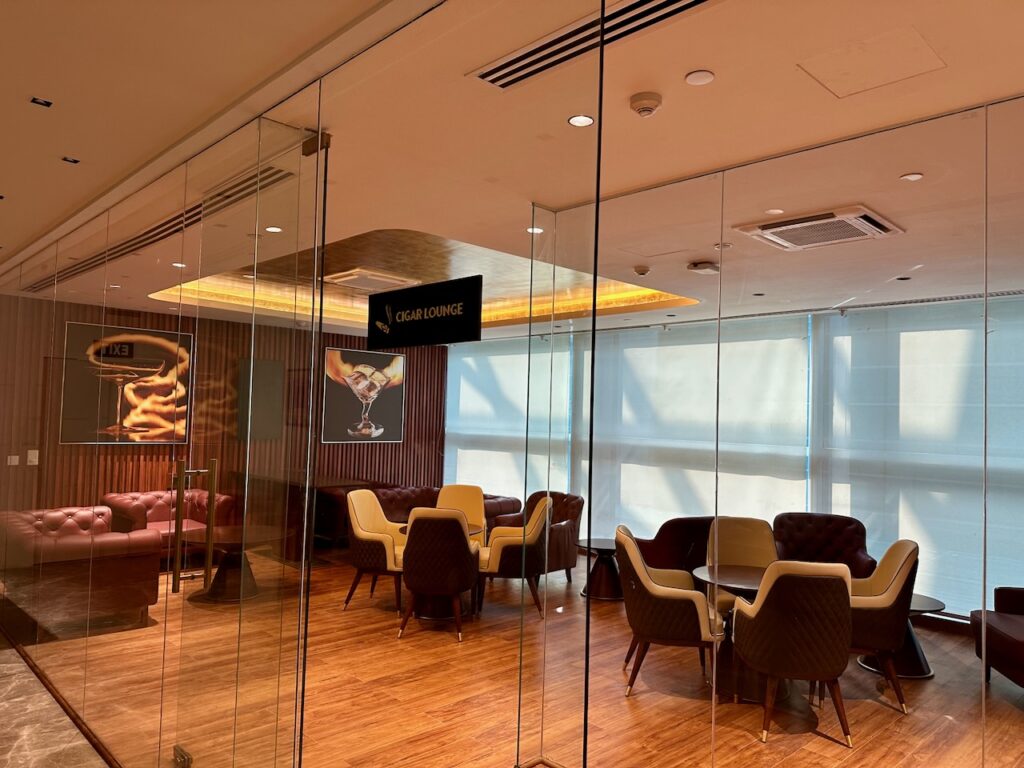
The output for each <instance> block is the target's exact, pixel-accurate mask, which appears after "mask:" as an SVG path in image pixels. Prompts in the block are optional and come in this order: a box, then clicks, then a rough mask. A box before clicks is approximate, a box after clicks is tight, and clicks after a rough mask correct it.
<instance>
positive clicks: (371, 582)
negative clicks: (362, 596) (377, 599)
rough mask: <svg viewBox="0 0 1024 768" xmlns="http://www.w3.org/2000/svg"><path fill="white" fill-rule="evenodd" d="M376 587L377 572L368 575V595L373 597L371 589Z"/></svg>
mask: <svg viewBox="0 0 1024 768" xmlns="http://www.w3.org/2000/svg"><path fill="white" fill-rule="evenodd" d="M375 589H377V574H376V573H375V574H373V575H372V576H371V577H370V597H373V591H374V590H375Z"/></svg>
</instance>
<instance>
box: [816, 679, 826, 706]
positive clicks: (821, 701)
mask: <svg viewBox="0 0 1024 768" xmlns="http://www.w3.org/2000/svg"><path fill="white" fill-rule="evenodd" d="M824 706H825V681H824V680H819V681H818V709H821V708H822V707H824Z"/></svg>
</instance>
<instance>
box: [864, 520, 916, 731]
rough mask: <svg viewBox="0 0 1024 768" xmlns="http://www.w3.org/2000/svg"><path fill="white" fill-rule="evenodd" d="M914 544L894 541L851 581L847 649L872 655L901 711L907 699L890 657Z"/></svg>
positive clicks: (912, 568) (910, 580) (900, 626)
mask: <svg viewBox="0 0 1024 768" xmlns="http://www.w3.org/2000/svg"><path fill="white" fill-rule="evenodd" d="M917 558H918V546H917V544H916V543H915V542H913V541H910V540H909V539H900V540H899V541H897V542H895V543H894V544H893V545H892V546H891V547H889V549H888V550H886V553H885V554H884V555H883V556H882V561H881V562H880V563H879V564H878V567H877V568H875V570H874V572H873V573H872V574H871V576H869V577H868V578H866V579H854V580H853V596H852V597H851V599H850V602H851V603H852V605H853V637H852V641H851V646H852V647H851V650H852V651H853V652H855V653H867V654H872V655H874V656H876V657H877V658H878V660H879V662H881V664H882V671H883V672H884V673H885V677H886V679H887V680H888V681H889V684H890V685H891V686H892V689H893V692H894V693H895V694H896V698H897V700H898V701H899V703H900V709H902V710H903V713H904V714H906V712H907V702H906V699H905V698H904V697H903V686H902V685H901V684H900V679H899V677H898V676H897V674H896V666H895V664H894V663H893V656H894V655H895V654H896V652H897V651H898V650H900V648H902V647H903V642H904V639H905V638H906V636H907V622H908V621H909V620H910V603H911V601H912V600H913V599H914V582H915V581H916V579H917Z"/></svg>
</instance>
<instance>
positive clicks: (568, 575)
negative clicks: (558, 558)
mask: <svg viewBox="0 0 1024 768" xmlns="http://www.w3.org/2000/svg"><path fill="white" fill-rule="evenodd" d="M565 580H566V581H568V582H569V583H570V584H572V568H566V569H565Z"/></svg>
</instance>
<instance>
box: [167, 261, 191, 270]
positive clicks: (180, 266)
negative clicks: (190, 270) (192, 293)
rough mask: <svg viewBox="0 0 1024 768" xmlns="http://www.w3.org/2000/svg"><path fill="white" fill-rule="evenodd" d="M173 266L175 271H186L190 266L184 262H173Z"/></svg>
mask: <svg viewBox="0 0 1024 768" xmlns="http://www.w3.org/2000/svg"><path fill="white" fill-rule="evenodd" d="M171 266H172V267H174V268H175V269H184V268H185V267H187V266H188V264H186V263H185V262H183V261H172V262H171Z"/></svg>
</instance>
